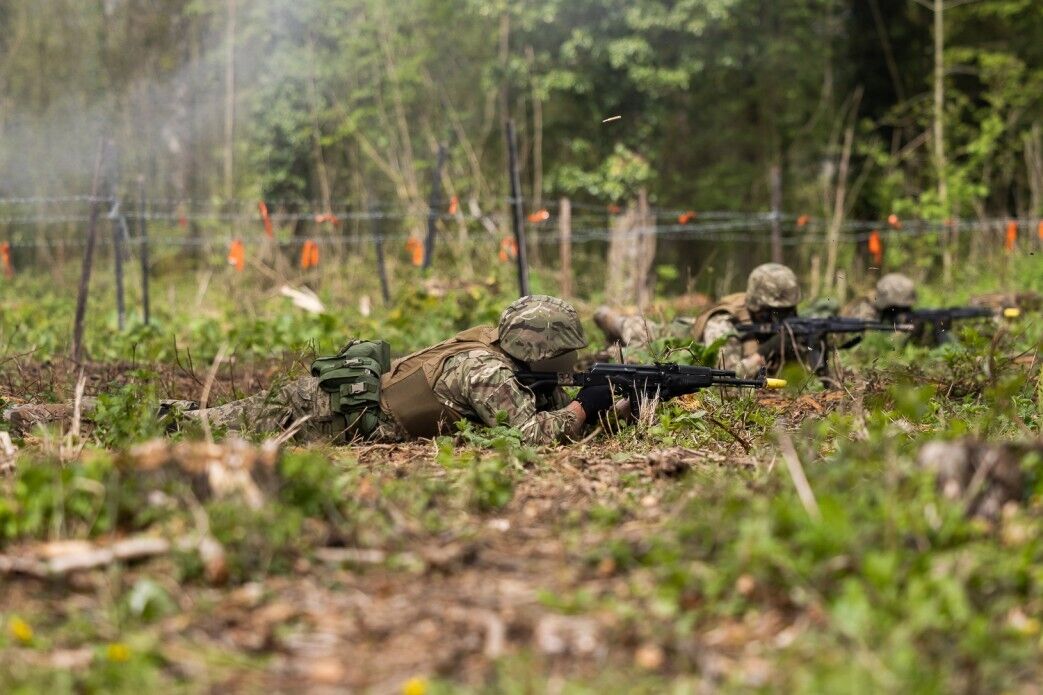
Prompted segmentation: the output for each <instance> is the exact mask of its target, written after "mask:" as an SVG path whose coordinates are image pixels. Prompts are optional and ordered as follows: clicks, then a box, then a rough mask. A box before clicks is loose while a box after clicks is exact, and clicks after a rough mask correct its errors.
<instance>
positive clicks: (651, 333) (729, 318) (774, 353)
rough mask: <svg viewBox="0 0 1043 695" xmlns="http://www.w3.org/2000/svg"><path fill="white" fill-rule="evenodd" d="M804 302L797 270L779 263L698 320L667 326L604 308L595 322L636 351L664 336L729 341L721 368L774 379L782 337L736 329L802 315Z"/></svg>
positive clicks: (764, 267)
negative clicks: (769, 375)
mask: <svg viewBox="0 0 1043 695" xmlns="http://www.w3.org/2000/svg"><path fill="white" fill-rule="evenodd" d="M799 302H800V286H799V284H798V283H797V276H796V275H795V274H794V273H793V271H792V270H790V269H789V268H787V267H786V266H784V265H781V264H779V263H764V264H762V265H759V266H757V267H756V268H754V269H753V271H752V272H751V273H750V275H749V278H748V279H747V282H746V291H745V292H736V293H734V294H730V295H727V296H725V297H723V298H721V300H720V301H719V302H718V303H717V304H716V305H714V306H713V307H711V308H710V309H708V310H707V311H705V312H703V313H702V314H700V315H699V316H698V317H697V318H695V319H686V318H679V319H675V320H674V321H673V322H672V323H670V324H668V325H667V326H662V325H659V324H656V323H653V322H650V321H646V320H645V319H644V318H643V317H640V316H623V315H621V314H619V313H617V312H615V311H613V310H612V309H610V308H609V307H600V308H599V309H598V310H597V311H596V312H595V314H594V321H595V323H597V325H598V326H599V327H600V328H601V329H602V331H604V333H605V335H606V336H607V337H608V338H609V340H610V341H618V342H620V343H622V344H623V345H627V346H630V347H643V346H646V345H648V344H649V343H651V342H652V341H653V340H655V339H658V338H663V337H674V338H682V337H684V338H689V339H691V340H694V341H696V342H699V343H702V344H703V345H712V344H713V343H715V342H716V341H717V340H718V339H720V338H725V339H726V340H725V342H724V345H723V346H722V347H721V349H720V352H719V353H718V365H719V366H720V367H721V368H722V369H729V370H734V371H735V373H736V374H737V375H738V376H740V377H745V378H748V377H752V376H753V375H755V374H757V373H758V372H759V371H760V370H761V369H762V368H766V369H767V371H768V373H772V374H773V373H776V372H777V371H778V370H779V369H780V368H781V366H782V350H781V342H780V340H777V339H776V338H767V339H765V340H763V341H761V340H758V339H757V338H755V337H748V338H746V339H741V338H740V336H739V335H738V334H737V333H736V331H735V326H736V325H738V324H741V323H749V322H755V323H776V322H779V321H782V320H784V319H786V318H789V317H793V316H796V315H797V304H798V303H799Z"/></svg>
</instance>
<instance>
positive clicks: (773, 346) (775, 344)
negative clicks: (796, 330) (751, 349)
mask: <svg viewBox="0 0 1043 695" xmlns="http://www.w3.org/2000/svg"><path fill="white" fill-rule="evenodd" d="M780 348H782V336H781V335H780V334H778V333H776V334H775V335H773V336H772V337H770V338H768V339H767V340H765V341H764V342H763V343H761V344H760V345H758V346H757V354H758V355H760V356H761V357H763V358H764V359H768V358H770V357H772V356H773V355H776V354H778V353H779V350H780Z"/></svg>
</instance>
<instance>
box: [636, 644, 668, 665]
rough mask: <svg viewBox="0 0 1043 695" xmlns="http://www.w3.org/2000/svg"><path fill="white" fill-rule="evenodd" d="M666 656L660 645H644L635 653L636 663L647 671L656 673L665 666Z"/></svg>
mask: <svg viewBox="0 0 1043 695" xmlns="http://www.w3.org/2000/svg"><path fill="white" fill-rule="evenodd" d="M665 660H666V655H665V654H664V653H663V648H662V647H660V646H659V645H658V644H642V645H641V646H640V647H638V648H637V651H635V652H634V663H635V664H636V665H637V666H638V668H643V669H644V670H646V671H656V670H658V669H660V668H662V666H663V661H665Z"/></svg>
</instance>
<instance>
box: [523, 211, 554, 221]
mask: <svg viewBox="0 0 1043 695" xmlns="http://www.w3.org/2000/svg"><path fill="white" fill-rule="evenodd" d="M549 219H550V213H549V212H547V211H546V210H537V211H536V212H533V213H530V214H529V217H528V220H529V222H532V223H533V224H537V223H539V222H546V221H547V220H549Z"/></svg>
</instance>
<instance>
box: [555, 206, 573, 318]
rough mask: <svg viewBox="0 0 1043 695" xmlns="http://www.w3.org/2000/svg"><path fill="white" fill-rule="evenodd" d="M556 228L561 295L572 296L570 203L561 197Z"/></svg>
mask: <svg viewBox="0 0 1043 695" xmlns="http://www.w3.org/2000/svg"><path fill="white" fill-rule="evenodd" d="M558 230H559V234H560V238H559V241H558V243H559V244H560V252H561V296H562V297H566V298H567V297H571V296H572V203H571V201H569V199H568V198H564V197H563V198H562V199H561V202H560V203H558Z"/></svg>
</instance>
